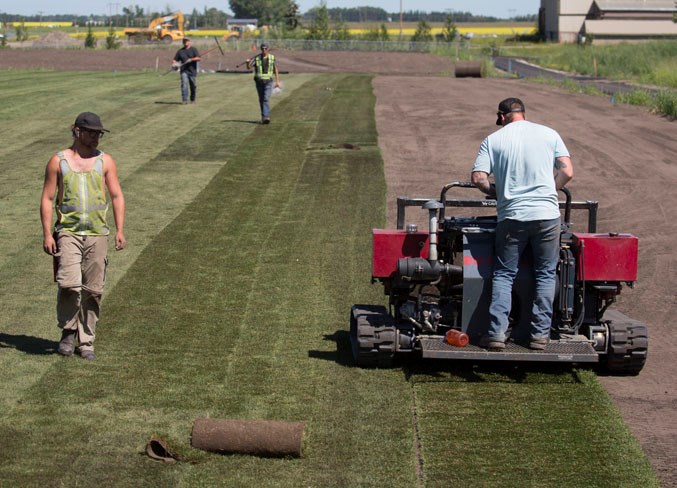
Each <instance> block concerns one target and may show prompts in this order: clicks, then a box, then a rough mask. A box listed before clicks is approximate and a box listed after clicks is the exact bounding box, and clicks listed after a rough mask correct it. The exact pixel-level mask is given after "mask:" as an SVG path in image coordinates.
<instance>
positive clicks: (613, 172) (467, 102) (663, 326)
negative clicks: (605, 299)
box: [374, 76, 677, 487]
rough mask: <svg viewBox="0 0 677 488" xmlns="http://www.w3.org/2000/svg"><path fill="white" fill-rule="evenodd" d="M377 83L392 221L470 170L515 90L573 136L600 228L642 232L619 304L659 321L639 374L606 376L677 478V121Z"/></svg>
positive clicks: (535, 114) (657, 459)
mask: <svg viewBox="0 0 677 488" xmlns="http://www.w3.org/2000/svg"><path fill="white" fill-rule="evenodd" d="M374 88H375V93H376V96H377V106H376V117H377V127H378V131H379V146H380V147H381V151H382V154H383V158H384V161H385V172H386V180H387V182H388V197H387V198H388V216H387V218H388V222H389V225H393V226H394V225H395V217H396V213H395V207H394V204H395V200H396V198H397V196H408V197H430V196H432V197H437V196H438V195H439V192H440V190H441V187H442V186H443V185H444V184H445V183H448V182H451V181H455V180H467V179H468V178H469V171H470V168H471V166H472V162H473V161H474V159H475V155H476V153H477V149H478V147H479V143H480V142H481V141H482V139H483V138H484V137H485V136H486V135H488V134H489V133H491V132H493V131H494V130H496V129H498V128H497V127H496V126H495V125H494V122H495V120H496V115H495V113H496V106H497V105H498V102H499V101H500V100H502V99H503V98H506V97H508V96H516V97H519V98H521V99H522V100H524V102H525V104H526V107H527V117H528V118H529V119H530V120H532V121H534V122H539V123H543V124H546V125H549V126H551V127H553V128H555V129H556V130H557V131H558V132H559V133H560V134H561V135H562V137H563V139H564V141H565V143H566V144H567V147H568V148H569V151H570V152H571V154H572V158H573V162H574V168H575V172H576V175H575V178H574V180H573V181H572V183H571V184H570V185H569V188H570V190H571V191H572V194H573V196H574V198H575V199H579V200H598V201H599V202H600V210H599V221H598V230H599V231H600V232H607V231H621V232H631V233H634V234H635V235H637V236H639V238H640V262H639V267H640V270H639V279H638V282H637V286H636V288H635V289H634V290H630V289H628V288H625V289H624V291H623V294H622V295H621V299H620V302H619V304H618V308H619V309H620V310H621V311H623V312H624V313H626V314H627V315H629V316H630V317H633V318H636V319H638V320H643V321H645V322H646V323H647V324H648V325H649V334H650V346H649V359H648V361H647V364H646V366H645V368H644V370H643V371H642V372H641V374H640V375H639V376H637V377H602V378H600V380H601V382H602V384H603V385H604V386H605V387H606V388H607V390H608V391H609V393H610V395H611V397H612V398H613V400H614V402H615V404H616V405H617V406H618V408H619V410H620V412H621V414H622V415H623V418H624V419H625V420H626V422H627V424H628V425H629V427H630V430H631V431H632V432H633V434H634V435H635V436H636V437H637V438H638V439H639V441H640V443H641V445H642V447H643V448H644V450H645V452H646V453H647V455H648V456H649V459H650V460H651V463H652V465H653V467H654V469H655V470H656V472H657V473H658V476H659V478H660V480H661V482H662V484H663V486H666V487H668V486H677V469H676V468H675V462H674V461H675V459H677V409H676V408H675V407H676V406H677V392H676V389H675V384H677V362H675V361H674V359H673V358H674V352H673V351H675V350H676V349H677V331H676V330H675V328H674V327H673V325H672V323H671V320H670V319H671V318H672V317H674V316H675V314H677V300H676V299H675V289H677V278H676V273H675V271H677V262H676V261H675V257H674V242H673V239H674V238H675V237H677V223H676V221H677V210H676V208H677V193H675V192H674V191H673V188H672V187H673V185H674V183H675V182H676V181H677V165H675V163H674V162H675V161H676V160H677V140H676V139H675V137H674V133H675V123H674V122H669V121H667V120H665V119H663V118H660V117H657V116H654V115H651V114H648V113H646V112H645V111H643V110H642V109H639V108H633V107H626V106H614V105H611V103H610V101H609V100H607V99H605V98H597V97H590V96H586V95H571V94H569V93H565V92H563V91H558V90H555V89H553V88H549V87H544V86H540V85H537V84H529V83H525V82H522V81H506V80H484V79H483V80H478V79H454V78H439V77H427V78H426V77H406V76H405V77H401V76H382V77H378V78H376V79H375V81H374ZM468 191H473V190H468ZM468 196H470V195H468ZM578 224H579V226H583V225H584V221H583V220H582V219H581V220H580V221H579V222H578ZM578 228H579V229H580V230H585V228H584V227H583V228H582V229H581V227H578ZM582 414H583V415H586V414H588V413H587V412H583V413H582Z"/></svg>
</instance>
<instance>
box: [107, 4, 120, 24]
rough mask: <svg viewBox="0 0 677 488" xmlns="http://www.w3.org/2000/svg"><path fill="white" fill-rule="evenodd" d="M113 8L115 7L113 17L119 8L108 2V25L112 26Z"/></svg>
mask: <svg viewBox="0 0 677 488" xmlns="http://www.w3.org/2000/svg"><path fill="white" fill-rule="evenodd" d="M113 7H115V15H116V16H117V15H118V7H120V4H119V3H113V2H110V3H108V25H109V26H110V25H113Z"/></svg>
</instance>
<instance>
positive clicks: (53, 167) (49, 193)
mask: <svg viewBox="0 0 677 488" xmlns="http://www.w3.org/2000/svg"><path fill="white" fill-rule="evenodd" d="M58 180H59V157H58V156H57V155H56V154H55V155H54V156H52V157H51V158H50V160H49V161H48V162H47V167H46V168H45V182H44V184H43V186H42V197H41V198H40V220H41V221H42V249H43V250H44V251H45V252H46V253H47V254H51V255H54V254H56V253H57V251H58V249H57V247H56V241H55V240H54V237H53V236H52V209H53V208H54V198H56V191H57V184H58Z"/></svg>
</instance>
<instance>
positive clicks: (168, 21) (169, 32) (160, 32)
mask: <svg viewBox="0 0 677 488" xmlns="http://www.w3.org/2000/svg"><path fill="white" fill-rule="evenodd" d="M183 23H184V18H183V13H182V12H181V11H180V10H179V11H177V12H173V13H171V14H167V15H164V16H162V17H157V18H155V19H153V20H151V21H150V24H148V27H128V28H126V29H125V35H126V36H127V40H128V41H129V42H130V44H143V43H147V42H162V43H164V44H171V43H172V41H180V40H181V39H183V37H184V34H183Z"/></svg>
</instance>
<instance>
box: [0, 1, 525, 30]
mask: <svg viewBox="0 0 677 488" xmlns="http://www.w3.org/2000/svg"><path fill="white" fill-rule="evenodd" d="M229 5H230V9H231V11H232V12H233V14H234V15H231V14H229V13H227V12H224V11H222V10H219V9H217V8H206V7H205V8H204V9H203V10H202V11H198V10H197V9H193V11H192V12H190V13H188V12H184V15H185V17H186V20H187V22H188V26H187V27H188V28H190V29H210V28H225V27H226V26H227V25H228V19H230V18H233V17H235V18H255V19H258V21H259V24H260V25H269V26H280V27H285V28H287V29H295V28H297V27H300V26H309V25H311V24H312V23H313V22H314V21H316V19H317V17H318V12H319V13H321V14H322V15H325V12H326V15H327V17H328V18H327V20H328V21H329V22H333V23H342V22H353V23H354V22H370V23H381V22H383V23H385V22H395V21H399V19H400V13H399V12H387V11H386V10H384V9H382V8H378V7H367V6H365V7H350V8H327V5H326V3H325V2H322V3H320V5H319V6H317V7H313V8H311V9H310V10H308V11H307V12H305V13H301V12H300V11H299V6H298V4H297V3H296V2H295V1H294V0H229ZM168 13H170V12H169V11H168V10H165V11H162V12H157V11H147V10H145V9H144V8H142V7H140V6H139V5H129V6H127V7H123V8H122V13H121V14H120V13H117V12H116V13H115V14H111V15H30V16H23V15H15V14H10V13H3V14H1V18H0V21H2V22H22V21H23V22H70V23H72V24H73V25H81V26H82V25H89V24H91V23H93V22H96V23H99V24H105V25H112V26H116V27H136V26H146V25H148V23H149V22H150V20H151V19H154V18H156V17H161V16H163V15H167V14H168ZM448 18H451V20H452V21H453V22H454V23H456V22H498V21H505V20H511V21H514V22H535V21H536V20H537V15H536V14H534V15H527V16H519V17H512V18H510V19H500V18H497V17H491V16H483V15H473V14H472V13H470V12H425V11H421V10H409V11H406V12H403V13H402V20H403V21H404V22H420V21H425V22H447V19H448Z"/></svg>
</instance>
